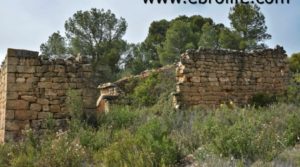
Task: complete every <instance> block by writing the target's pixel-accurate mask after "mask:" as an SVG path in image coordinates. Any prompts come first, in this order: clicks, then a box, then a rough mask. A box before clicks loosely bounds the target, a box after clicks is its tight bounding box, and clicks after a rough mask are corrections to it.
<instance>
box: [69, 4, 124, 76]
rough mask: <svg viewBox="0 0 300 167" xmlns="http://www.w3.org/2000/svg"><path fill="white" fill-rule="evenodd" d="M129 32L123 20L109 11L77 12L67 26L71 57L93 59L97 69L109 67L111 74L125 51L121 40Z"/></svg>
mask: <svg viewBox="0 0 300 167" xmlns="http://www.w3.org/2000/svg"><path fill="white" fill-rule="evenodd" d="M126 28H127V24H126V21H125V20H124V19H123V18H120V19H117V18H116V16H115V14H113V13H112V12H111V11H110V10H108V11H104V10H103V9H102V10H99V9H96V8H92V9H91V10H90V11H78V12H76V13H75V14H74V15H73V16H72V17H71V18H69V19H68V20H67V21H66V23H65V29H66V35H67V38H68V39H69V40H70V45H71V51H72V53H81V54H83V55H88V56H91V57H92V60H93V63H94V65H95V66H98V65H109V67H110V68H111V70H112V71H115V70H116V69H117V66H116V65H117V63H118V61H119V60H120V56H121V54H122V52H123V51H124V49H125V42H124V41H123V40H122V39H121V38H122V37H123V35H124V34H125V31H126Z"/></svg>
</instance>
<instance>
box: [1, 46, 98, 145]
mask: <svg viewBox="0 0 300 167" xmlns="http://www.w3.org/2000/svg"><path fill="white" fill-rule="evenodd" d="M93 74H94V73H93V72H92V67H91V65H90V64H88V62H87V61H86V60H85V59H80V60H75V58H69V59H67V60H63V59H56V60H47V59H42V58H41V57H40V56H38V52H32V51H26V50H15V49H8V52H7V56H6V59H5V61H4V62H3V64H2V68H1V73H0V91H1V92H0V142H3V141H7V140H8V139H18V138H20V137H21V133H22V130H24V129H25V128H32V129H34V130H38V131H43V129H45V128H46V122H47V121H46V120H47V119H49V117H50V118H52V119H53V120H54V122H55V125H56V126H57V127H63V126H64V125H65V123H66V119H67V118H68V117H69V113H68V112H69V111H68V108H67V106H66V98H67V94H66V93H67V91H68V90H76V91H78V92H79V94H80V95H81V97H82V99H83V103H84V110H85V112H93V111H95V109H96V100H97V97H98V96H99V94H98V89H97V86H98V84H99V82H98V81H97V80H96V79H94V78H99V77H94V76H93Z"/></svg>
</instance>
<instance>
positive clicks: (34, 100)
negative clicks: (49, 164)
mask: <svg viewBox="0 0 300 167" xmlns="http://www.w3.org/2000/svg"><path fill="white" fill-rule="evenodd" d="M166 70H173V71H174V68H173V67H172V66H170V67H167V66H166V67H163V68H161V69H158V70H155V72H160V71H162V72H163V71H166ZM150 74H151V71H148V72H144V73H142V74H141V75H138V76H134V77H129V78H125V79H121V80H119V81H117V82H115V83H107V84H101V85H100V86H99V89H100V93H101V94H100V93H99V90H98V85H99V83H100V82H99V79H101V75H100V76H99V75H98V74H96V73H95V72H93V70H92V67H91V65H90V64H89V62H88V61H86V60H85V59H78V60H76V59H74V58H69V59H67V60H62V59H56V60H48V59H43V58H41V57H40V56H38V52H32V51H26V50H16V49H8V52H7V56H6V58H5V60H4V62H3V63H2V66H1V72H0V142H4V141H7V140H9V139H18V138H20V137H21V135H22V130H24V129H26V128H31V129H34V130H36V131H43V130H44V129H45V128H47V126H46V123H47V119H49V118H51V119H53V120H54V122H55V124H56V126H58V127H63V126H64V124H66V120H67V119H68V118H69V111H68V107H67V105H66V98H67V92H68V90H76V91H77V92H78V93H79V95H80V96H81V97H82V99H83V104H84V106H83V107H84V110H85V112H87V113H93V112H95V111H96V110H98V112H106V111H109V104H110V101H113V100H115V99H117V98H119V97H120V95H122V93H124V92H128V91H129V90H124V89H126V86H124V85H125V83H126V82H129V81H130V78H139V79H143V78H147V76H149V75H150ZM95 75H96V76H95ZM288 80H289V70H288V64H287V55H286V54H285V51H284V50H283V48H281V47H277V48H276V49H266V50H262V51H256V52H252V53H245V52H238V51H227V50H211V49H199V50H190V51H187V52H186V53H184V54H183V55H182V56H181V60H180V62H179V63H178V64H177V68H176V81H177V83H176V85H177V88H176V92H175V93H174V104H175V107H176V108H179V107H184V106H194V105H204V106H209V107H211V106H218V105H220V104H222V103H226V102H233V103H235V104H240V105H243V104H247V103H248V102H249V100H250V99H251V98H252V97H253V96H254V95H256V94H258V93H264V94H271V95H280V94H283V93H284V92H285V90H286V88H287V85H288ZM174 84H175V83H174ZM174 91H175V90H174ZM121 97H122V96H121ZM97 99H98V100H97Z"/></svg>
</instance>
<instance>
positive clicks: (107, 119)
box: [99, 106, 137, 129]
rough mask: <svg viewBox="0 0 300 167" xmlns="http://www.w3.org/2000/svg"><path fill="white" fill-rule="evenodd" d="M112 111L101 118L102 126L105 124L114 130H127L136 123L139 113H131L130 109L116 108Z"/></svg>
mask: <svg viewBox="0 0 300 167" xmlns="http://www.w3.org/2000/svg"><path fill="white" fill-rule="evenodd" d="M112 110H113V112H109V113H108V114H106V115H105V116H102V117H101V118H100V119H101V121H99V123H100V124H105V125H107V126H109V127H111V128H114V129H115V128H117V129H120V128H127V127H130V125H132V124H133V123H134V121H135V119H136V117H137V113H136V112H133V111H130V108H129V107H124V106H122V107H121V106H114V107H113V108H112Z"/></svg>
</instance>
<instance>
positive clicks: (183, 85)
mask: <svg viewBox="0 0 300 167" xmlns="http://www.w3.org/2000/svg"><path fill="white" fill-rule="evenodd" d="M288 75H289V70H288V64H287V55H286V54H285V51H284V49H283V48H282V47H279V46H278V47H277V48H276V49H266V50H262V51H257V52H253V53H245V52H238V51H227V50H210V49H199V50H196V51H195V50H190V51H187V52H186V53H185V54H183V55H182V56H181V61H180V63H179V64H178V67H177V69H176V80H177V90H176V94H175V97H174V103H175V105H176V106H177V107H180V106H193V105H203V106H218V105H220V104H222V103H227V102H230V101H232V102H233V103H235V104H239V105H244V104H247V103H248V102H249V100H250V99H251V98H252V97H253V96H254V95H255V94H258V93H266V94H272V95H278V94H282V93H284V91H285V89H286V88H287V84H288Z"/></svg>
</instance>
